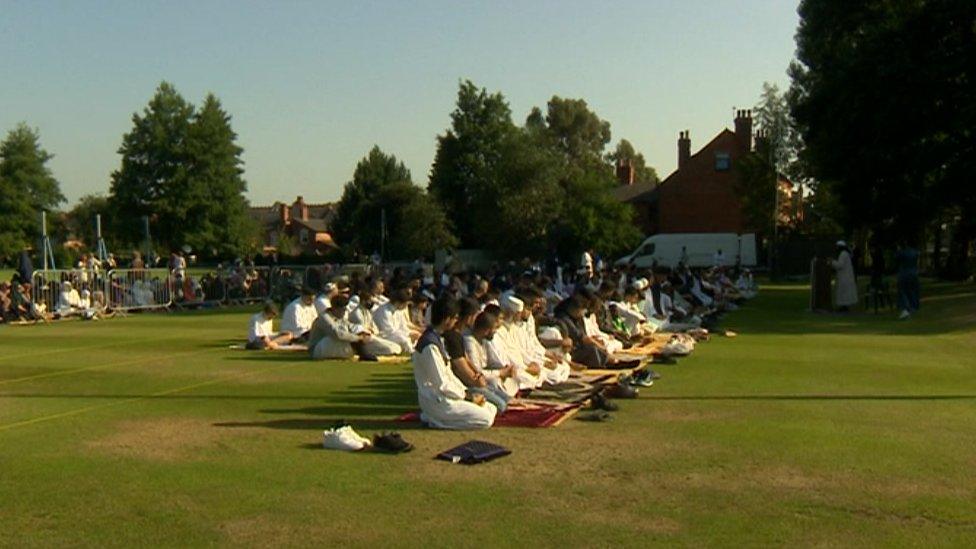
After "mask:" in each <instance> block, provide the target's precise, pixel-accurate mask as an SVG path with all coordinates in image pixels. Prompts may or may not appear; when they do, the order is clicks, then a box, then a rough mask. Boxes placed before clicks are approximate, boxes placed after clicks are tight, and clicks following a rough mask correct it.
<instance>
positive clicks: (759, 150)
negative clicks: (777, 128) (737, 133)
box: [755, 130, 769, 159]
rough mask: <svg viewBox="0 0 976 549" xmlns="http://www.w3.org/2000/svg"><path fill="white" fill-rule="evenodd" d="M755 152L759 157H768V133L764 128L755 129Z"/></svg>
mask: <svg viewBox="0 0 976 549" xmlns="http://www.w3.org/2000/svg"><path fill="white" fill-rule="evenodd" d="M755 151H756V154H757V155H759V157H760V158H764V159H767V158H769V135H768V134H767V133H766V131H765V130H757V131H756V148H755Z"/></svg>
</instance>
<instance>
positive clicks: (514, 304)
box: [501, 295, 525, 313]
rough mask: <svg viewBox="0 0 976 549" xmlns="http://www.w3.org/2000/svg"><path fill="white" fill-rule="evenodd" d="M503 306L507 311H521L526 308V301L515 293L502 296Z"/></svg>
mask: <svg viewBox="0 0 976 549" xmlns="http://www.w3.org/2000/svg"><path fill="white" fill-rule="evenodd" d="M501 307H502V309H505V310H506V311H510V312H513V313H521V312H522V310H523V309H525V303H524V302H523V301H522V300H521V299H519V298H517V297H515V296H514V295H506V296H504V297H502V303H501Z"/></svg>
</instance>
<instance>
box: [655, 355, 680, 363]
mask: <svg viewBox="0 0 976 549" xmlns="http://www.w3.org/2000/svg"><path fill="white" fill-rule="evenodd" d="M651 362H653V363H654V364H677V363H678V361H677V360H675V359H674V357H670V356H664V355H655V356H654V360H652V361H651Z"/></svg>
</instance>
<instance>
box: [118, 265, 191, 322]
mask: <svg viewBox="0 0 976 549" xmlns="http://www.w3.org/2000/svg"><path fill="white" fill-rule="evenodd" d="M174 290H175V281H174V280H173V278H172V277H171V276H170V273H169V271H168V270H166V269H113V270H112V271H109V273H108V277H107V280H106V287H105V293H106V295H107V296H108V308H109V309H111V310H113V311H122V312H125V311H141V310H152V309H165V308H167V307H169V306H170V305H172V304H173V293H174Z"/></svg>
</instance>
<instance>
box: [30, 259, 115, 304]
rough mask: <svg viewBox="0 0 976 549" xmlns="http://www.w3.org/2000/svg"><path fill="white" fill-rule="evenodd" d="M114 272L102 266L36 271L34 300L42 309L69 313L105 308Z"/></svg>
mask: <svg viewBox="0 0 976 549" xmlns="http://www.w3.org/2000/svg"><path fill="white" fill-rule="evenodd" d="M109 275H110V273H106V272H105V271H102V270H98V269H47V270H43V269H42V270H38V271H34V275H33V278H32V279H31V301H33V304H34V307H35V308H36V310H37V311H38V312H41V313H50V314H59V315H69V314H74V313H79V312H80V311H82V310H88V309H94V310H99V311H100V310H104V309H105V308H106V306H107V303H108V301H107V295H106V283H107V280H108V277H109Z"/></svg>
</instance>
